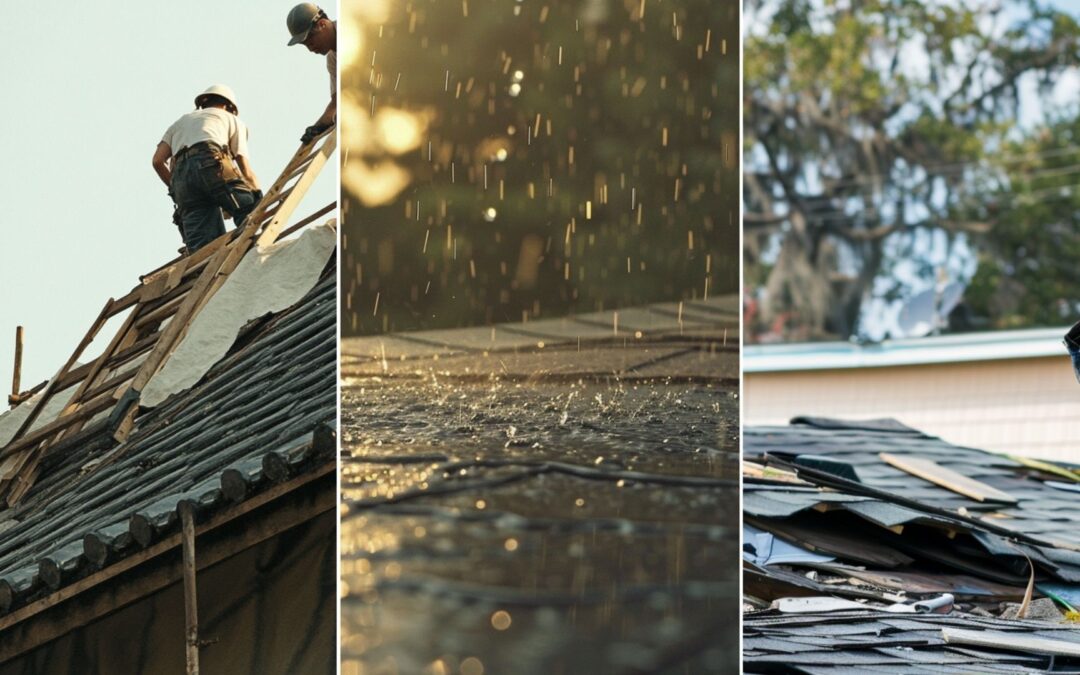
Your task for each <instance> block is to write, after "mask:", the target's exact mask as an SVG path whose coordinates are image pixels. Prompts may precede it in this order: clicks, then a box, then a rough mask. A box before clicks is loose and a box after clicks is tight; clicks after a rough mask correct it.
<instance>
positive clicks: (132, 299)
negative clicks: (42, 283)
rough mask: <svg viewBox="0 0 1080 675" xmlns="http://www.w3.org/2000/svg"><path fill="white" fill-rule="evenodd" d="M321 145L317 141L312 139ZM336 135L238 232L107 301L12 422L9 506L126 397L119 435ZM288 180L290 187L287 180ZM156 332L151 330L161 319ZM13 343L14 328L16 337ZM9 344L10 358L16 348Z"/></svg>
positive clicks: (303, 159) (301, 160)
mask: <svg viewBox="0 0 1080 675" xmlns="http://www.w3.org/2000/svg"><path fill="white" fill-rule="evenodd" d="M319 140H321V141H322V143H320V142H319ZM336 147H337V144H336V136H335V135H334V134H333V133H332V131H330V132H325V133H324V134H323V135H322V136H320V137H319V139H318V140H316V142H314V143H310V144H305V145H303V146H301V148H300V149H299V150H298V151H297V152H296V153H295V154H294V156H293V158H292V159H291V160H290V161H289V163H288V164H287V165H286V167H285V169H284V170H283V171H282V172H281V175H280V176H279V177H278V179H277V180H276V181H275V182H274V184H273V185H272V186H271V187H270V189H269V190H268V191H267V193H266V195H265V196H264V197H263V199H262V200H261V201H260V202H259V204H258V205H256V207H255V209H254V210H253V211H252V213H251V214H250V215H249V217H248V220H247V223H246V224H245V225H244V227H243V228H241V229H239V230H235V231H233V232H229V233H227V234H225V235H222V236H221V237H218V239H217V240H215V241H213V242H211V243H210V244H208V245H207V246H205V247H203V248H202V249H200V250H199V251H197V252H196V253H195V254H193V255H190V256H184V257H180V258H177V259H174V260H172V261H170V262H169V263H166V264H165V265H163V266H161V267H159V268H157V269H155V270H154V271H152V272H150V273H149V274H146V275H144V276H143V277H141V283H140V284H139V285H138V286H136V287H135V288H134V289H133V290H132V291H131V292H129V293H128V294H127V295H124V296H123V297H121V298H119V299H110V300H109V302H108V303H106V305H105V307H104V308H103V309H102V311H101V313H100V314H99V315H98V317H97V319H96V320H95V321H94V324H93V325H92V326H91V328H90V330H89V331H88V332H87V334H86V335H85V336H84V337H83V339H82V341H81V342H80V343H79V345H78V347H77V348H76V349H75V352H74V353H73V354H72V355H71V358H69V359H68V361H67V362H66V363H65V364H64V366H63V367H62V368H61V369H60V370H59V371H58V372H57V374H56V376H55V377H53V378H52V379H51V380H50V381H49V382H48V384H46V385H45V386H44V391H43V392H42V395H41V398H40V400H39V401H38V402H37V404H36V405H35V406H34V408H33V409H32V410H31V412H30V414H29V415H28V416H27V418H26V419H25V420H24V421H23V423H22V424H21V425H20V427H19V429H18V431H17V432H16V433H15V435H14V436H13V437H12V440H11V442H9V443H8V445H7V446H5V447H4V448H0V459H5V458H8V457H12V456H14V455H17V454H19V453H22V456H21V457H18V458H17V460H16V461H15V462H14V467H13V468H14V474H12V473H11V472H8V474H7V475H9V476H13V478H11V479H10V480H7V481H3V482H0V499H3V500H5V501H6V502H7V504H8V505H9V506H10V505H14V504H15V503H17V502H18V500H19V499H21V498H22V496H24V495H25V494H26V493H27V491H28V490H29V489H30V487H31V486H32V485H33V483H34V480H35V479H36V476H37V472H38V466H39V464H40V462H41V460H42V459H43V457H44V456H45V454H46V451H47V450H48V448H49V447H50V446H52V445H54V444H55V443H57V442H59V441H60V440H62V439H63V438H66V437H70V436H71V435H72V434H75V433H78V432H79V431H80V430H81V429H82V428H83V426H84V425H85V424H86V423H87V422H88V421H90V419H92V418H93V417H94V416H96V415H97V414H99V413H101V412H103V411H105V410H108V409H109V408H115V406H116V404H117V401H120V400H121V397H122V396H123V395H124V394H125V393H127V392H129V391H130V392H132V393H130V394H128V398H127V399H125V401H126V402H127V403H128V404H130V403H132V401H131V398H132V397H134V403H133V404H131V405H130V406H129V407H128V408H127V410H126V411H121V410H114V418H115V419H114V420H113V423H114V426H113V428H112V433H113V437H114V438H115V439H116V440H117V441H123V440H124V439H125V438H127V435H128V434H129V433H130V431H131V429H132V428H133V426H134V419H135V415H136V414H137V412H138V407H139V406H138V392H141V391H142V389H143V387H145V386H146V383H147V382H148V381H149V380H150V378H151V377H153V376H154V374H156V373H157V372H158V371H159V370H160V369H161V367H162V366H163V365H164V363H165V362H166V361H167V360H168V358H169V357H170V355H171V354H172V352H173V350H174V349H175V348H176V346H177V345H178V344H179V342H180V341H181V340H182V339H183V337H184V335H185V334H186V332H187V328H188V326H189V325H190V324H191V321H192V319H193V318H194V317H195V316H196V315H197V314H198V313H199V311H201V309H202V308H203V307H204V306H205V304H206V302H207V301H208V300H209V299H210V297H212V296H213V294H214V293H216V292H217V290H218V288H220V287H221V285H222V284H223V283H224V282H225V280H226V278H227V277H228V276H229V274H231V273H232V271H233V270H234V269H236V266H237V265H238V264H239V263H240V260H242V259H243V257H244V255H245V254H246V253H247V252H248V250H250V248H251V247H252V246H254V245H256V244H258V245H265V244H267V243H272V242H274V241H275V240H277V238H279V237H280V236H282V234H283V233H282V232H281V230H282V226H283V225H284V222H285V221H286V220H288V218H289V217H290V216H291V215H292V213H293V212H294V211H295V209H296V207H297V205H298V204H299V202H300V201H301V200H302V199H303V197H304V194H305V193H306V191H307V189H308V188H309V187H310V185H311V183H312V182H313V181H314V180H315V177H316V176H317V175H318V173H319V172H320V171H321V169H322V167H323V166H324V165H325V163H326V161H327V159H328V158H329V156H330V155H331V154H332V153H333V152H334V150H335V149H336ZM294 181H295V182H294ZM335 206H336V204H334V203H331V204H330V205H329V206H328V207H325V208H324V209H322V210H321V211H320V212H318V213H316V214H315V215H313V216H310V217H309V218H307V219H305V220H303V221H301V222H299V223H297V224H296V225H294V226H292V227H291V228H289V230H287V232H293V231H295V230H297V229H299V228H300V227H302V226H304V225H306V224H308V223H310V222H312V221H313V220H314V219H315V218H317V217H318V216H320V215H323V214H325V213H327V212H329V211H331V210H332V209H333V208H334V207H335ZM129 309H130V310H131V311H130V313H129V314H128V315H127V317H126V318H125V320H124V322H123V324H122V325H121V327H120V329H119V330H118V331H117V332H116V334H115V335H114V336H113V338H112V339H111V341H110V342H109V344H108V346H107V347H106V348H105V350H104V351H103V352H102V353H101V355H100V356H99V357H98V358H97V359H95V360H94V361H92V362H90V363H89V364H85V365H82V366H78V367H75V366H74V364H75V362H76V361H77V360H78V358H79V357H80V356H81V355H82V353H83V352H84V351H85V350H86V348H87V347H88V346H89V345H90V344H91V343H92V342H93V340H94V338H95V337H96V336H97V334H98V332H99V331H100V330H101V328H102V327H103V326H104V325H105V323H106V322H107V321H108V320H109V319H110V318H112V317H113V316H116V315H118V314H120V313H121V312H123V311H125V310H129ZM167 319H168V320H169V322H168V324H167V325H166V326H165V328H164V330H160V331H159V330H157V329H158V326H160V324H161V323H162V322H164V321H165V320H167ZM18 335H19V337H18V338H17V340H18V345H19V346H21V328H20V329H19V333H18ZM19 346H17V353H18V354H19V355H20V356H21V350H20V349H19ZM147 352H149V355H148V356H147V357H146V359H145V360H144V361H143V362H142V364H140V365H139V367H138V368H128V369H127V370H122V369H121V368H122V366H124V364H126V363H129V362H130V361H131V360H133V359H135V358H137V357H138V356H140V355H142V354H145V353H147ZM16 362H17V363H16V372H15V375H14V380H13V387H12V395H11V396H10V397H9V402H11V403H13V404H14V403H17V402H18V401H21V400H22V398H21V395H20V393H19V391H18V388H19V377H20V374H21V369H20V366H19V363H20V360H19V356H17V357H16ZM76 385H77V388H76V390H75V392H74V394H73V395H72V396H71V398H70V399H69V401H68V403H67V404H66V405H65V406H64V408H63V409H62V410H61V412H60V414H59V415H58V416H57V418H56V419H55V420H52V421H50V422H49V423H47V424H44V425H42V426H41V427H39V428H38V429H35V430H34V431H33V432H31V431H30V429H31V427H32V426H33V424H34V423H35V422H36V421H37V419H38V417H39V416H40V414H41V412H42V411H43V410H44V408H45V406H46V404H47V403H48V402H49V401H50V400H51V399H52V397H53V396H54V395H55V394H56V393H57V392H59V391H63V390H66V389H68V388H70V387H73V386H76Z"/></svg>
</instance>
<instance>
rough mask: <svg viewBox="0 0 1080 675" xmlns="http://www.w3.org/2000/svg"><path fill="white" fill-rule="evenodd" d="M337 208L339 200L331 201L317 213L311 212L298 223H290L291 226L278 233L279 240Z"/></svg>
mask: <svg viewBox="0 0 1080 675" xmlns="http://www.w3.org/2000/svg"><path fill="white" fill-rule="evenodd" d="M336 208H337V202H330V203H329V204H327V205H326V206H324V207H322V208H321V209H319V210H318V211H316V212H315V213H313V214H311V215H310V216H308V217H307V218H304V219H303V220H299V221H297V222H296V223H294V224H292V225H290V226H289V227H287V228H285V229H284V230H282V231H281V234H279V235H278V237H277V240H278V241H280V240H282V239H284V238H285V237H287V236H289V235H290V234H292V233H293V232H296V231H297V230H299V229H300V228H302V227H304V226H305V225H309V224H311V223H312V222H314V221H316V220H318V219H319V218H321V217H323V216H325V215H326V214H328V213H330V212H331V211H333V210H334V209H336Z"/></svg>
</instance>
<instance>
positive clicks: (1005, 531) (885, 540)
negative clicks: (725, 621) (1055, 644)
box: [743, 418, 1080, 675]
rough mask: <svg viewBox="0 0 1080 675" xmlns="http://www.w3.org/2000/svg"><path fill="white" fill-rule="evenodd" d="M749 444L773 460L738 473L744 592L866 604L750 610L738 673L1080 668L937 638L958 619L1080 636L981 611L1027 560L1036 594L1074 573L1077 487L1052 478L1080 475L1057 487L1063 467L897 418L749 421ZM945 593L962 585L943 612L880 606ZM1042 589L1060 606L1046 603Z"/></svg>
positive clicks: (1079, 509) (751, 598) (1014, 596)
mask: <svg viewBox="0 0 1080 675" xmlns="http://www.w3.org/2000/svg"><path fill="white" fill-rule="evenodd" d="M881 453H889V454H891V455H894V456H897V457H900V458H904V457H907V458H921V459H927V460H932V461H934V462H937V463H938V464H940V465H941V466H943V467H946V468H948V469H952V470H953V471H956V472H958V473H960V474H962V475H964V476H966V477H969V478H973V479H975V480H977V481H980V482H983V483H985V484H987V485H989V486H991V487H994V488H996V489H998V490H1001V491H1004V492H1006V493H1008V494H1009V495H1011V496H1012V497H1014V498H1015V499H1016V503H1007V502H1004V501H999V502H996V503H995V502H991V501H985V502H980V501H976V500H975V499H972V498H970V497H966V496H964V495H961V494H959V493H957V492H953V491H951V490H949V489H946V488H944V487H941V486H939V485H936V484H934V483H931V482H929V481H927V480H924V479H922V478H919V477H917V476H914V475H911V474H909V473H906V472H904V471H901V470H900V469H897V468H895V467H893V466H891V465H889V464H887V463H886V462H885V461H884V460H883V459H882V458H881V457H880V454H881ZM743 457H744V459H746V460H748V461H750V462H754V463H756V464H758V465H762V466H764V467H766V469H765V470H764V471H762V470H757V471H754V470H750V469H748V474H747V475H745V476H744V486H743V495H744V496H743V517H744V522H745V524H746V531H747V533H748V535H747V537H746V540H745V543H744V592H745V593H746V596H747V602H749V603H751V604H754V605H756V606H757V607H763V606H766V605H767V604H768V603H769V602H772V601H775V600H778V599H780V598H787V597H800V596H831V597H840V598H846V599H848V600H854V601H858V602H864V603H869V604H868V605H867V609H866V610H863V611H858V610H856V611H839V612H828V613H815V614H802V613H798V614H792V613H781V612H780V611H779V610H778V609H777V608H776V606H775V605H774V606H773V607H774V608H773V609H768V610H764V611H754V612H750V613H747V614H744V631H743V636H744V643H743V661H744V667H745V672H748V673H757V672H798V673H812V674H819V673H820V674H823V675H824V674H826V673H827V674H830V675H831V674H836V675H839V674H846V673H877V672H880V673H919V672H934V673H949V672H972V671H973V670H974V672H998V671H1001V672H1037V671H1046V670H1047V669H1050V670H1053V669H1055V668H1056V669H1063V668H1067V669H1071V670H1072V671H1074V672H1075V671H1076V670H1080V660H1076V659H1073V660H1072V661H1069V659H1068V658H1066V657H1061V656H1059V657H1056V660H1055V659H1052V658H1050V657H1049V656H1046V655H1044V654H1042V653H1039V652H1038V650H1034V649H1031V648H1027V647H1024V648H1020V647H1011V648H1005V647H1002V648H1000V649H992V648H986V647H974V646H968V645H957V644H946V642H945V640H944V638H943V635H942V629H943V628H949V627H952V628H959V629H964V630H972V631H977V632H982V633H991V634H992V633H993V632H994V631H1006V632H1010V633H1011V634H1015V635H1022V636H1024V637H1025V638H1052V639H1055V640H1065V641H1067V642H1073V643H1080V631H1078V630H1076V628H1075V624H1070V623H1042V622H1036V621H1030V620H1026V619H1025V620H1016V619H1004V618H996V617H994V616H990V615H985V614H986V613H987V612H990V613H991V614H998V613H1001V612H1002V611H1003V608H1005V607H1006V606H1007V603H1010V602H1012V603H1015V602H1018V601H1019V600H1020V599H1021V598H1022V597H1023V594H1024V590H1025V587H1026V586H1027V584H1028V581H1029V578H1030V575H1031V573H1032V569H1034V574H1035V580H1036V586H1035V588H1036V589H1037V590H1038V591H1040V593H1041V592H1047V593H1050V592H1053V593H1055V594H1057V595H1058V596H1059V597H1061V596H1063V595H1067V594H1069V593H1071V592H1072V590H1073V589H1076V588H1077V586H1076V585H1077V584H1080V528H1078V527H1077V525H1078V524H1080V493H1077V492H1073V491H1072V490H1071V489H1061V487H1062V485H1065V486H1066V487H1067V488H1069V487H1071V486H1075V485H1078V484H1080V483H1076V482H1074V483H1061V485H1053V484H1054V483H1060V482H1061V481H1063V480H1064V481H1067V480H1068V479H1067V478H1063V477H1062V476H1059V475H1057V474H1055V473H1048V472H1045V471H1043V470H1041V469H1038V468H1032V467H1029V466H1026V465H1024V464H1023V463H1021V462H1019V461H1016V460H1013V459H1010V458H1008V457H1004V456H1000V455H994V454H991V453H987V452H984V451H981V450H977V449H973V448H964V447H959V446H955V445H951V444H949V443H946V442H945V441H943V440H941V439H939V438H935V437H932V436H929V435H927V434H924V433H922V432H919V431H917V430H915V429H911V428H909V427H905V426H904V425H902V424H900V423H898V422H896V421H894V420H873V421H869V422H846V421H842V420H832V419H820V418H795V419H794V420H792V423H791V424H790V425H788V426H771V427H750V428H747V429H745V430H744V447H743ZM1059 468H1062V467H1059ZM774 469H779V470H781V471H786V472H789V473H787V474H786V475H785V474H783V473H772V474H770V473H769V471H770V470H774ZM1029 560H1030V561H1031V562H1030V563H1029V562H1028V561H1029ZM942 593H949V594H952V595H953V596H954V597H955V605H953V606H952V608H951V610H949V611H948V613H947V614H943V615H937V614H934V615H930V614H920V615H913V614H896V613H888V612H884V611H881V608H882V607H885V606H887V605H890V604H892V603H894V602H896V601H897V599H900V600H912V599H918V598H930V597H937V596H940V594H942ZM1040 593H1037V594H1036V597H1038V595H1039V594H1040ZM1038 602H1039V603H1043V604H1042V607H1046V606H1047V604H1048V603H1049V606H1050V613H1049V615H1053V616H1058V615H1059V614H1058V610H1055V609H1054V608H1053V606H1052V603H1050V601H1049V600H1046V599H1043V600H1040V601H1038ZM875 603H876V604H877V605H878V608H876V609H875V608H874V605H875Z"/></svg>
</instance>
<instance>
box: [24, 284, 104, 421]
mask: <svg viewBox="0 0 1080 675" xmlns="http://www.w3.org/2000/svg"><path fill="white" fill-rule="evenodd" d="M112 308H113V299H112V298H109V301H108V302H106V303H105V307H103V308H102V310H101V313H100V314H98V317H97V319H95V320H94V323H93V325H91V326H90V330H89V331H87V333H86V335H84V336H83V339H82V340H81V341H80V342H79V346H78V347H76V348H75V352H74V353H72V355H71V356H70V357H68V360H67V362H65V363H64V365H63V367H62V368H60V371H59V372H57V373H56V375H55V376H54V377H53V378H52V380H51V381H50V382H49V384H48V386H46V387H45V391H44V392H42V394H41V398H40V399H38V403H37V405H35V406H34V409H33V410H31V411H30V414H29V415H27V416H26V419H25V420H23V423H22V424H21V425H19V430H18V431H16V432H15V435H14V436H12V437H11V440H12V441H16V440H18V439H19V437H20V436H22V435H23V434H25V433H26V432H27V430H29V429H30V427H31V426H32V425H33V424H34V422H35V421H37V418H38V415H40V414H41V411H42V410H44V409H45V404H46V403H48V402H49V399H51V398H52V395H53V393H54V392H55V391H56V383H57V382H59V381H60V380H62V379H63V378H64V375H66V374H67V372H68V370H70V369H71V366H72V365H73V364H74V363H75V362H76V361H77V360H78V359H79V357H80V356H82V353H83V351H84V350H85V349H86V348H87V347H88V346H90V343H91V342H93V341H94V337H95V336H96V335H97V333H98V331H99V330H101V327H102V326H103V325H105V322H106V321H107V320H108V318H109V317H110V316H112Z"/></svg>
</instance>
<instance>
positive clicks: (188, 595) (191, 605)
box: [179, 502, 199, 675]
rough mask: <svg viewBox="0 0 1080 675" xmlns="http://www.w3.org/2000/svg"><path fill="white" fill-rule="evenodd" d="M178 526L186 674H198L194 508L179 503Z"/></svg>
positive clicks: (188, 504) (184, 503) (189, 503)
mask: <svg viewBox="0 0 1080 675" xmlns="http://www.w3.org/2000/svg"><path fill="white" fill-rule="evenodd" d="M179 510H180V527H181V535H182V537H183V551H184V556H183V557H184V571H183V576H184V644H185V647H186V649H185V654H186V656H187V659H186V660H187V675H199V600H198V594H199V593H198V587H197V586H196V585H195V508H194V507H193V506H192V505H191V502H181V503H180V507H179Z"/></svg>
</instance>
